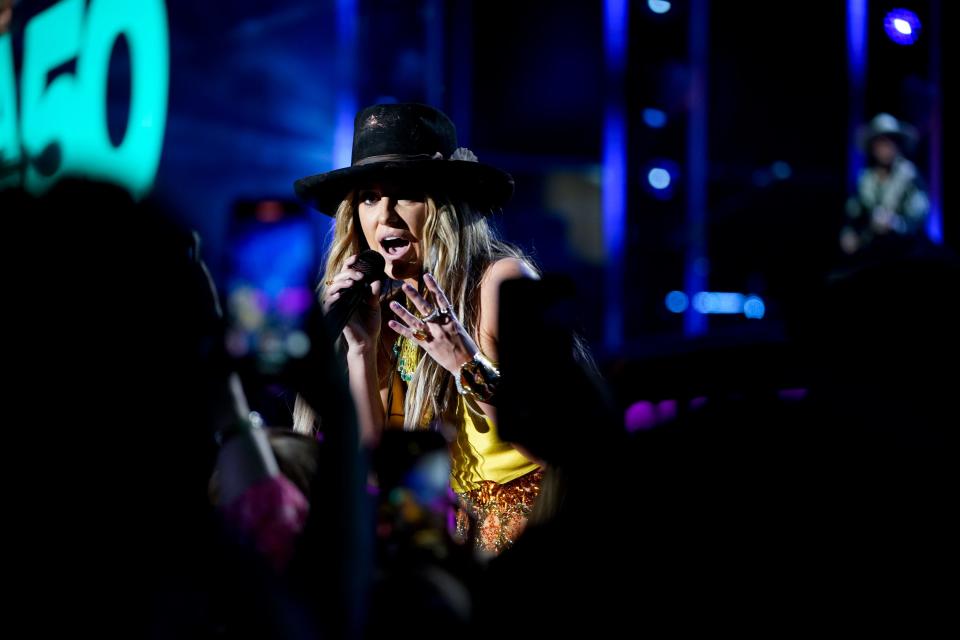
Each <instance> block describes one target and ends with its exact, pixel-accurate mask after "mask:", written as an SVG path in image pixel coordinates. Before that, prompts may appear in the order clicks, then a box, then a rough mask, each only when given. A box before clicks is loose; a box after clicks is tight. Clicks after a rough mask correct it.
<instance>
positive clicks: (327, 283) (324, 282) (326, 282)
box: [323, 280, 333, 287]
mask: <svg viewBox="0 0 960 640" xmlns="http://www.w3.org/2000/svg"><path fill="white" fill-rule="evenodd" d="M323 284H325V285H327V286H328V287H329V286H330V285H332V284H333V280H324V281H323Z"/></svg>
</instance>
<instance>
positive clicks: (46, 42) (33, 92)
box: [0, 0, 170, 197]
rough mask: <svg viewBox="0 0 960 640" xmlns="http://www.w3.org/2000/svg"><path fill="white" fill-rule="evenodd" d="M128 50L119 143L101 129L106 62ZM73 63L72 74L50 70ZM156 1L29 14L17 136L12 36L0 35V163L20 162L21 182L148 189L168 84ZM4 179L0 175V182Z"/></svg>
mask: <svg viewBox="0 0 960 640" xmlns="http://www.w3.org/2000/svg"><path fill="white" fill-rule="evenodd" d="M120 37H123V38H124V39H125V40H126V43H127V47H128V49H129V51H130V76H131V77H130V105H129V107H130V108H129V117H128V119H127V127H126V131H125V132H124V133H123V136H122V138H121V139H120V141H119V142H118V143H116V144H114V142H112V141H111V139H110V132H109V130H108V127H107V81H108V70H109V66H110V57H111V55H112V52H113V50H114V46H115V44H116V42H117V40H118V39H119V38H120ZM71 61H75V62H76V70H75V71H74V72H73V73H66V72H64V73H60V74H59V75H56V76H55V77H54V78H53V80H52V81H50V82H48V80H47V78H48V74H49V73H50V72H51V71H53V70H54V69H57V68H58V67H61V66H62V65H65V64H66V63H69V62H71ZM169 67H170V52H169V35H168V28H167V13H166V7H165V6H164V3H163V0H90V2H89V3H87V2H85V1H84V0H63V1H62V2H60V3H58V4H55V5H53V6H52V7H50V8H49V9H47V10H45V11H43V12H42V13H40V14H38V15H36V16H34V18H33V19H32V20H31V21H30V23H29V24H28V25H27V26H26V29H25V31H24V39H23V68H22V70H21V78H20V121H19V124H20V126H19V137H18V127H17V112H16V93H15V91H16V87H15V80H14V75H13V56H12V47H11V44H10V38H9V35H6V36H0V161H2V165H3V166H4V167H8V166H10V164H11V163H16V164H21V158H22V159H23V161H22V166H23V183H24V186H25V187H26V188H27V189H28V190H30V191H32V192H34V193H41V192H43V191H45V190H46V189H48V188H49V187H50V186H51V185H52V184H53V183H54V182H56V181H57V180H58V179H59V178H61V177H63V176H66V175H73V176H78V175H79V176H85V177H89V178H94V179H98V180H104V181H108V182H112V183H115V184H119V185H121V186H123V187H125V188H127V189H128V190H129V191H130V192H131V193H132V194H133V195H134V196H135V197H142V196H144V195H146V193H147V192H148V191H149V190H150V188H151V186H152V185H153V181H154V178H155V177H156V174H157V167H158V166H159V164H160V153H161V151H162V148H163V134H164V128H165V126H166V118H167V91H168V87H169V80H170V72H169ZM2 176H3V174H2V173H0V179H2Z"/></svg>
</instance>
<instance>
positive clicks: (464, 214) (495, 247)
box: [294, 192, 535, 433]
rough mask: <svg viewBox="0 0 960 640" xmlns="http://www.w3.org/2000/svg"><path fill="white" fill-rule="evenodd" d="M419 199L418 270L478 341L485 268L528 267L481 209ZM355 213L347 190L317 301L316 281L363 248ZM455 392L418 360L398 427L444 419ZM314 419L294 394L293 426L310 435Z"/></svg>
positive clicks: (449, 381) (432, 365) (439, 372)
mask: <svg viewBox="0 0 960 640" xmlns="http://www.w3.org/2000/svg"><path fill="white" fill-rule="evenodd" d="M425 202H426V209H427V210H426V220H425V222H424V226H423V234H422V236H423V237H422V238H421V239H420V242H421V244H422V247H423V253H422V255H423V256H425V258H424V265H423V268H424V269H425V270H427V271H429V272H430V274H431V275H433V277H434V278H436V280H437V284H439V285H440V288H441V289H443V291H444V292H446V294H447V297H448V298H449V299H450V302H451V304H452V305H453V308H454V313H455V314H456V316H457V318H458V319H459V320H460V322H461V323H463V326H464V328H465V329H466V330H467V331H468V332H469V333H470V335H471V336H473V338H474V339H475V340H478V338H479V323H480V282H481V280H482V278H483V275H484V273H485V272H486V270H487V268H488V267H489V266H490V265H491V264H493V263H494V262H496V261H497V260H500V259H501V258H507V257H513V258H518V259H520V260H523V261H524V262H525V263H527V264H528V265H530V266H531V267H534V265H533V263H532V261H531V260H530V259H529V258H528V257H527V256H526V255H524V253H523V252H522V251H520V250H519V249H518V248H516V247H513V246H511V245H509V244H507V243H505V242H503V241H501V240H500V239H499V238H498V237H497V235H496V233H495V232H494V230H493V228H492V227H491V226H490V224H489V222H488V220H487V216H486V215H485V213H484V212H481V211H478V210H476V209H474V208H473V207H471V206H470V205H469V204H467V203H465V202H454V201H453V200H450V199H448V198H435V197H433V196H431V195H427V196H426V197H425ZM357 212H358V200H357V194H356V192H351V193H350V194H348V195H347V197H346V198H345V199H344V200H343V201H342V202H341V203H340V206H339V207H338V208H337V214H336V219H335V221H334V230H333V239H332V241H331V243H330V250H329V253H328V255H327V261H326V269H325V272H324V276H323V278H321V284H320V286H319V287H318V295H319V296H320V298H321V299H322V297H323V289H324V285H323V284H322V283H323V282H324V281H326V280H329V279H332V278H333V277H334V276H335V275H336V274H338V273H339V272H340V271H341V270H342V269H343V264H344V262H346V260H347V258H348V257H350V256H351V255H355V254H357V253H359V252H360V251H362V250H364V249H367V248H368V247H367V246H366V242H365V240H364V238H363V234H362V232H361V231H360V229H359V225H358V223H357ZM534 268H535V267H534ZM387 295H389V292H385V293H384V296H387ZM340 340H341V341H342V340H343V338H342V337H341V338H340ZM381 373H382V372H381ZM456 396H457V390H456V386H455V383H454V381H453V378H452V377H451V376H450V374H449V372H448V371H447V370H445V369H444V368H443V367H441V366H440V365H438V364H437V363H436V362H435V361H434V360H433V359H432V358H429V357H426V358H421V359H420V361H419V363H418V365H417V368H416V370H415V371H414V373H413V378H412V379H411V380H410V381H409V383H408V384H407V392H406V397H405V399H404V429H407V430H414V429H420V428H424V427H426V426H428V425H429V424H431V423H432V422H435V421H436V419H440V420H444V419H445V417H446V416H447V415H448V412H450V411H452V410H453V409H454V408H455V407H456V402H455V400H456ZM386 410H387V411H389V410H390V407H386ZM315 423H316V420H315V416H314V414H313V412H312V411H311V410H310V408H309V406H308V405H307V404H306V403H305V402H303V401H302V399H301V398H299V397H298V398H297V404H296V407H295V409H294V429H295V430H296V431H299V432H302V433H310V432H312V431H313V430H314V429H315V428H316V424H315Z"/></svg>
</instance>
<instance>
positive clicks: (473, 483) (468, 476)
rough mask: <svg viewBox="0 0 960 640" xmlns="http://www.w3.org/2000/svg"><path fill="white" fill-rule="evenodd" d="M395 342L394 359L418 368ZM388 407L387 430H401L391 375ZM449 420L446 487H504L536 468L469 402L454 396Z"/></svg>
mask: <svg viewBox="0 0 960 640" xmlns="http://www.w3.org/2000/svg"><path fill="white" fill-rule="evenodd" d="M403 342H406V341H399V342H398V344H397V351H396V354H395V355H396V356H397V357H398V358H402V359H404V360H405V361H406V362H405V365H406V367H407V370H408V371H411V370H413V369H416V365H417V364H419V363H418V362H417V360H418V359H419V357H418V354H417V353H415V352H413V351H411V349H410V345H408V344H403ZM392 378H393V393H391V394H390V396H391V401H390V405H391V406H390V407H387V426H388V428H398V427H399V428H403V411H404V406H403V405H404V401H403V398H404V393H405V392H406V381H405V380H403V378H404V376H403V375H394V376H392ZM449 420H450V421H451V422H452V423H453V424H454V425H455V426H456V427H457V431H456V434H457V435H456V440H455V441H454V442H452V443H451V444H450V486H451V487H452V488H453V490H454V491H456V492H457V493H464V492H466V491H470V490H472V489H475V488H477V487H478V486H479V484H480V482H482V481H484V480H491V481H493V482H496V483H498V484H506V483H507V482H510V481H511V480H516V479H517V478H519V477H520V476H523V475H526V474H528V473H530V472H531V471H535V470H536V469H538V468H539V466H540V465H538V464H537V463H535V462H532V461H530V460H529V459H528V458H526V457H525V456H524V455H523V454H522V453H520V452H519V451H517V450H516V449H514V448H513V447H512V446H510V445H509V444H507V443H506V442H504V441H503V440H501V439H500V437H499V435H498V434H497V429H496V427H495V426H494V424H493V423H492V422H491V421H490V419H489V418H488V417H487V416H485V415H484V414H483V413H482V412H481V411H480V409H479V407H477V406H476V405H473V404H472V401H471V400H468V399H467V398H465V397H463V396H457V406H456V409H455V410H454V413H453V415H451V416H450V417H449Z"/></svg>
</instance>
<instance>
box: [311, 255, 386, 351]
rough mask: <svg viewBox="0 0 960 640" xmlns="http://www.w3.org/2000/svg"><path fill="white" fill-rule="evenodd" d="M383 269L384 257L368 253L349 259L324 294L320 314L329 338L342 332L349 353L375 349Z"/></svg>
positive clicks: (378, 332) (378, 328) (378, 325)
mask: <svg viewBox="0 0 960 640" xmlns="http://www.w3.org/2000/svg"><path fill="white" fill-rule="evenodd" d="M384 265H385V262H384V259H383V256H381V255H380V254H379V253H377V252H376V251H374V250H372V249H367V250H366V251H363V252H361V253H360V254H359V255H356V256H351V257H350V258H348V259H347V261H346V263H345V264H344V267H343V269H342V270H341V271H340V273H338V274H337V275H336V276H334V277H333V279H332V281H330V282H329V283H328V284H327V286H326V289H325V290H324V295H323V313H324V316H325V317H326V320H327V326H328V327H329V329H330V335H331V336H335V337H338V336H339V335H340V333H341V332H342V333H343V335H344V337H345V338H346V340H347V345H348V346H349V348H350V349H357V348H364V347H375V346H376V340H377V338H378V337H379V334H380V303H379V300H378V296H379V294H380V286H381V283H380V281H381V280H382V279H383V277H384V273H383V268H384Z"/></svg>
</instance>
